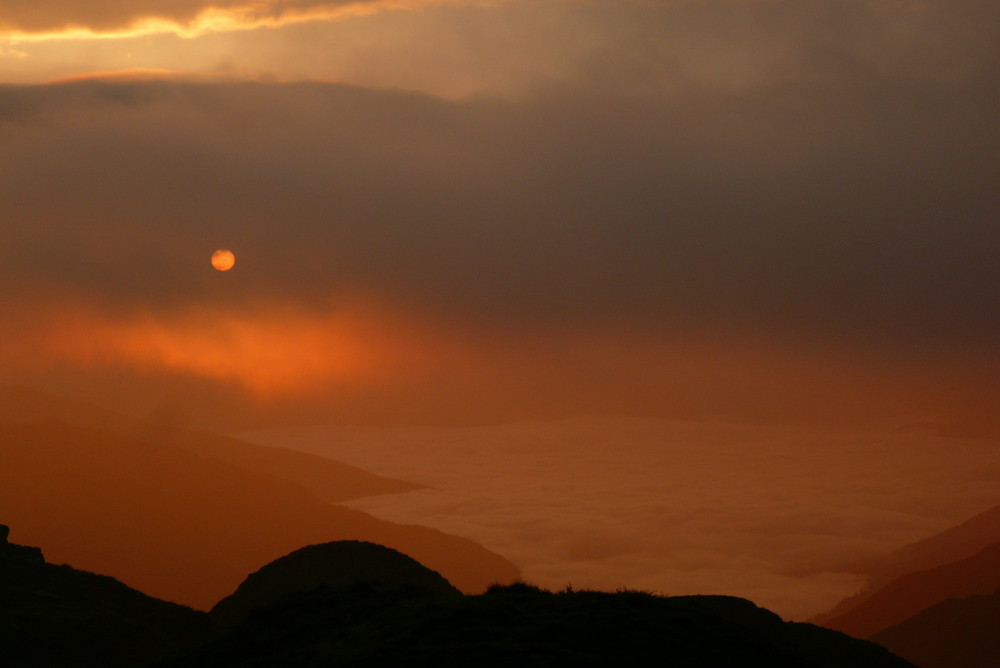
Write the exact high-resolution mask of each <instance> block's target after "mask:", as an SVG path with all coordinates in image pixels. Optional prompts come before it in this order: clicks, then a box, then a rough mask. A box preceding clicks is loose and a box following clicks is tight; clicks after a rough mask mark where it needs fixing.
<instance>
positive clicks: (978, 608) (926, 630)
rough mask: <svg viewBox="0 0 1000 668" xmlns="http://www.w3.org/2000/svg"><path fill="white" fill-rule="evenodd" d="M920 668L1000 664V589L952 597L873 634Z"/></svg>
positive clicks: (972, 667)
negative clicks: (976, 594) (962, 596)
mask: <svg viewBox="0 0 1000 668" xmlns="http://www.w3.org/2000/svg"><path fill="white" fill-rule="evenodd" d="M872 640H873V641H874V642H877V643H879V644H882V645H885V646H886V647H888V648H890V649H891V650H892V651H893V652H895V653H896V654H898V655H899V656H902V657H906V658H907V659H908V660H910V661H913V662H914V663H916V664H917V665H919V666H921V668H957V667H961V668H996V667H997V666H1000V589H998V590H997V591H995V592H993V593H992V594H981V595H979V596H969V597H966V598H953V599H949V600H947V601H944V602H943V603H938V604H937V605H934V606H932V607H930V608H927V609H926V610H924V611H922V612H920V613H919V614H917V615H915V616H913V617H911V618H909V619H907V620H906V621H904V622H902V623H900V624H897V625H896V626H893V627H891V628H888V629H886V630H884V631H881V632H879V633H877V634H875V635H874V636H873V637H872Z"/></svg>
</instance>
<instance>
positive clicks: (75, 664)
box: [0, 525, 212, 668]
mask: <svg viewBox="0 0 1000 668" xmlns="http://www.w3.org/2000/svg"><path fill="white" fill-rule="evenodd" d="M6 537H7V527H5V526H3V525H0V665H3V666H10V667H11V668H15V667H16V668H63V667H65V668H90V667H94V668H116V667H124V666H135V665H138V664H140V663H143V662H147V661H150V660H153V659H157V658H159V657H162V656H164V655H167V654H172V653H174V652H176V651H178V650H179V649H180V648H183V647H188V646H191V645H194V644H197V643H199V642H202V641H204V640H205V639H206V638H208V637H209V634H210V632H211V627H212V625H211V622H210V620H209V618H208V615H206V614H205V613H201V612H197V611H195V610H191V609H190V608H185V607H183V606H180V605H175V604H173V603H166V602H164V601H160V600H157V599H155V598H152V597H150V596H146V595H145V594H142V593H140V592H138V591H136V590H134V589H131V588H129V587H127V586H125V585H124V584H122V583H121V582H119V581H117V580H115V579H113V578H110V577H106V576H102V575H95V574H93V573H87V572H85V571H79V570H76V569H74V568H71V567H69V566H55V565H52V564H48V563H45V561H44V559H43V557H42V552H41V550H39V549H38V548H34V547H25V546H22V545H15V544H11V543H8V542H7V539H6Z"/></svg>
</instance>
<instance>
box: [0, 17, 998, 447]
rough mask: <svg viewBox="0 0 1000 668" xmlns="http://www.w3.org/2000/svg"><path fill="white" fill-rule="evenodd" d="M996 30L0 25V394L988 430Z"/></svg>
mask: <svg viewBox="0 0 1000 668" xmlns="http://www.w3.org/2000/svg"><path fill="white" fill-rule="evenodd" d="M997 11H998V10H997V9H996V4H995V3H992V2H986V1H985V0H961V1H960V2H957V3H956V2H952V3H947V4H945V3H942V2H922V3H916V2H910V1H908V0H897V1H894V2H888V3H887V2H875V1H874V0H849V1H846V2H843V1H836V2H834V1H833V0H824V1H821V2H815V3H809V4H808V5H804V4H803V3H801V2H792V1H791V0H755V1H754V2H734V1H730V0H703V1H700V2H627V1H626V2H615V3H611V2H603V1H595V2H521V1H518V0H508V1H503V2H479V1H472V0H468V1H457V0H456V1H448V0H422V1H421V0H409V1H401V0H378V1H371V2H323V1H321V0H313V1H299V0H296V1H287V2H278V1H274V2H256V3H245V2H239V1H233V2H216V3H211V4H206V3H202V2H199V1H198V0H175V1H170V0H162V1H156V0H150V1H148V2H143V3H117V2H93V3H86V4H80V3H74V2H62V1H60V0H46V1H45V2H36V3H31V4H30V5H26V4H24V3H4V2H2V1H0V16H2V17H3V18H2V19H0V81H6V82H8V83H7V84H6V85H3V86H2V87H0V149H2V150H0V198H2V200H3V201H4V202H5V211H4V212H3V218H2V223H0V224H2V237H0V280H2V286H0V297H2V298H3V299H4V301H5V304H8V305H9V306H7V307H6V315H5V317H6V318H7V321H8V322H7V323H6V324H7V327H5V328H4V333H2V334H0V339H2V343H3V344H4V345H3V347H2V351H3V352H0V364H2V365H3V366H2V370H3V376H2V377H0V380H2V381H6V382H20V383H24V384H28V385H32V384H34V385H39V386H44V387H46V388H49V389H54V390H57V391H58V390H62V391H66V392H70V393H75V392H80V391H87V390H88V389H89V390H92V391H93V392H95V393H96V395H97V396H96V398H98V399H102V398H103V400H104V401H105V402H109V403H115V402H119V401H126V402H131V404H132V405H133V407H134V408H135V409H137V410H143V409H146V408H150V407H155V406H156V405H158V404H159V403H162V402H166V401H171V402H173V401H177V399H176V398H177V397H185V399H184V400H183V402H182V403H186V404H188V405H189V407H190V410H191V411H192V412H198V410H199V408H198V407H204V406H205V405H206V402H208V400H209V399H211V400H212V401H215V402H217V404H216V405H217V406H218V408H219V412H220V413H223V414H226V415H228V416H229V418H226V419H233V420H235V421H236V422H239V420H240V419H241V418H238V417H233V416H238V415H244V416H245V415H246V411H245V410H243V409H242V408H241V407H243V406H246V405H252V406H254V407H255V409H254V412H253V416H254V419H255V420H261V421H264V422H266V421H268V420H274V421H289V420H313V421H315V420H322V419H324V418H330V419H335V420H339V421H352V420H357V421H390V422H392V421H404V422H422V421H431V422H449V421H457V422H470V421H471V422H474V421H500V420H511V419H518V418H519V417H524V416H533V417H539V416H559V415H569V414H580V413H587V414H591V413H612V414H641V415H653V416H674V417H676V416H681V417H724V418H727V419H739V420H752V421H758V420H759V421H778V422H783V421H785V422H788V421H790V422H795V421H801V420H820V421H823V422H837V421H847V422H859V421H860V422H878V423H880V424H882V423H889V424H907V423H914V422H916V423H923V422H927V423H934V424H938V425H939V427H936V428H941V429H950V430H956V431H958V432H962V431H968V432H975V433H989V432H992V431H993V430H995V429H996V428H997V424H996V418H995V417H994V416H995V415H996V414H997V411H996V410H995V408H996V405H997V400H998V399H1000V384H998V382H997V381H996V378H997V377H1000V375H998V373H997V372H998V371H1000V355H998V348H997V346H996V343H995V332H996V331H997V326H998V325H1000V310H998V304H1000V292H998V291H1000V268H998V261H997V249H998V248H1000V246H998V241H997V233H996V230H997V229H998V226H997V221H996V212H997V210H998V209H997V206H996V195H995V191H996V189H995V184H994V180H995V179H994V176H993V175H994V174H996V173H997V171H998V169H997V168H998V167H1000V165H998V155H1000V151H998V148H1000V134H998V132H997V126H996V122H995V112H996V109H995V104H993V103H991V102H990V100H991V99H994V97H993V93H995V91H996V86H997V80H996V67H995V63H996V55H997V53H998V52H997V47H996V44H995V39H994V36H993V35H992V33H991V31H990V30H988V29H987V28H986V26H989V25H993V24H995V23H991V19H995V18H997ZM220 247H226V248H232V249H233V250H234V251H235V253H236V256H237V265H236V267H235V268H234V269H233V270H232V271H230V272H227V273H226V274H220V273H217V272H214V271H212V269H211V267H210V266H209V264H208V258H209V256H210V255H211V253H212V251H213V250H215V249H216V248H220ZM209 403H211V402H209ZM940 425H944V426H940Z"/></svg>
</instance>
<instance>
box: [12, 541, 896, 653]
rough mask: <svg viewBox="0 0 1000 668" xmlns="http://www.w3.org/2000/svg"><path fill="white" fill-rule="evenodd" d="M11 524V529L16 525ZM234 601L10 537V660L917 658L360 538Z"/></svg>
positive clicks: (714, 609)
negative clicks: (561, 585)
mask: <svg viewBox="0 0 1000 668" xmlns="http://www.w3.org/2000/svg"><path fill="white" fill-rule="evenodd" d="M0 534H3V537H4V538H5V536H6V531H5V528H0ZM317 582H319V583H320V584H319V586H313V585H315V584H316V583H317ZM228 600H229V601H230V603H231V604H238V605H236V606H235V607H237V608H241V609H240V610H237V613H249V616H247V617H246V619H245V621H243V622H242V623H237V625H236V626H225V625H216V626H215V628H214V630H213V629H211V628H210V627H209V624H210V620H211V618H212V617H213V616H216V617H217V616H219V615H218V614H217V615H213V616H209V615H205V614H203V613H199V612H196V611H193V610H190V609H188V608H184V607H182V606H177V605H173V604H170V603H165V602H162V601H157V600H155V599H152V598H150V597H148V596H145V595H143V594H141V593H139V592H137V591H135V590H132V589H130V588H128V587H126V586H125V585H123V584H122V583H120V582H118V581H116V580H113V579H111V578H108V577H103V576H98V575H94V574H91V573H86V572H81V571H78V570H75V569H73V568H70V567H69V566H53V565H50V564H46V563H45V562H44V561H43V560H42V557H41V552H40V551H39V550H38V549H37V548H25V547H21V546H15V545H9V544H7V543H6V541H5V540H3V541H0V659H2V661H0V663H2V664H3V665H4V666H6V665H11V666H17V667H18V668H64V667H65V668H68V667H70V666H72V667H74V668H76V667H82V668H89V667H91V666H94V667H97V666H101V667H102V668H104V667H110V668H127V667H130V666H134V667H135V668H149V667H150V666H158V667H159V668H181V667H185V668H190V667H198V666H203V667H206V668H207V667H211V668H225V667H227V666H234V667H235V666H246V667H247V668H249V667H251V666H253V667H257V668H260V667H273V668H279V667H280V668H296V667H306V666H309V667H311V666H316V667H319V666H324V667H336V666H385V667H386V668H388V667H390V666H391V667H392V668H399V667H404V666H463V667H464V666H477V667H480V666H484V667H487V668H488V667H490V666H518V667H520V666H608V665H627V666H640V665H664V666H672V667H673V668H694V667H697V668H723V667H726V668H731V667H733V666H740V667H754V666H761V667H764V666H766V667H768V668H834V667H844V668H848V667H850V668H869V667H870V668H907V667H909V668H912V665H911V664H909V663H907V662H905V661H903V660H901V659H899V658H897V657H895V656H893V655H891V654H889V653H888V651H887V650H885V649H884V648H882V647H879V646H877V645H873V644H871V643H868V642H865V641H861V640H856V639H853V638H850V637H848V636H845V635H843V634H840V633H837V632H835V631H830V630H827V629H822V628H819V627H816V626H812V625H809V624H794V623H786V622H783V621H782V620H781V619H780V618H779V617H778V616H777V615H774V614H773V613H771V612H768V611H766V610H763V609H761V608H758V607H756V606H755V605H754V604H752V603H750V602H749V601H745V600H742V599H737V598H730V597H724V596H683V597H676V598H665V597H659V596H653V595H649V594H644V593H638V592H622V593H617V594H607V593H598V592H571V591H567V592H562V593H559V594H552V593H549V592H543V591H541V590H539V589H536V588H534V587H531V586H529V585H524V584H519V583H518V584H514V585H509V586H496V587H492V588H491V589H490V590H488V591H487V593H485V594H480V595H462V594H460V593H458V592H457V591H456V590H455V589H454V588H452V587H451V586H450V585H449V584H448V583H447V582H446V581H444V579H443V578H441V577H440V576H439V575H438V574H436V573H434V572H433V571H430V570H428V569H426V568H424V567H423V566H421V565H420V564H418V563H416V562H414V561H413V560H411V559H409V557H406V556H405V555H402V554H399V553H398V552H395V551H393V550H388V549H387V548H383V547H381V546H378V545H371V544H367V543H357V542H349V543H332V544H329V545H317V546H310V547H308V548H303V549H302V550H298V551H296V552H295V553H293V554H291V555H288V556H287V557H285V558H283V559H279V560H277V561H276V562H275V563H273V564H270V565H269V566H267V567H265V568H263V569H261V570H260V571H258V572H257V573H255V574H254V575H252V576H251V577H250V578H248V579H247V583H246V584H245V586H244V587H241V588H240V590H239V591H238V592H237V593H236V594H235V595H234V596H233V597H232V598H230V599H228ZM220 605H222V604H221V603H220ZM237 616H238V615H237ZM232 619H235V617H230V620H232Z"/></svg>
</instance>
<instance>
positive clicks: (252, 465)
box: [0, 385, 423, 503]
mask: <svg viewBox="0 0 1000 668" xmlns="http://www.w3.org/2000/svg"><path fill="white" fill-rule="evenodd" d="M46 420H58V421H61V422H66V423H69V424H74V425H77V426H81V427H93V428H97V429H106V430H109V431H116V432H118V433H121V434H125V435H127V436H133V437H137V438H140V439H141V440H143V441H154V442H157V443H164V444H168V445H173V446H176V447H179V448H184V449H185V450H190V451H191V452H194V453H197V454H199V455H203V456H205V457H211V458H213V459H218V460H220V461H224V462H227V463H229V464H234V465H236V466H240V467H242V468H245V469H247V470H249V471H258V472H261V473H267V474H268V475H273V476H278V477H279V478H284V479H286V480H289V481H291V482H294V483H295V484H297V485H301V486H302V487H304V488H306V489H308V490H309V491H310V492H312V493H313V494H315V495H316V496H318V497H319V498H320V499H322V500H324V501H329V502H331V503H336V502H338V501H346V500H348V499H356V498H359V497H363V496H374V495H378V494H397V493H401V492H409V491H412V490H415V489H421V488H422V487H423V486H422V485H417V484H415V483H411V482H405V481H403V480H393V479H392V478H385V477H383V476H379V475H375V474H374V473H369V472H367V471H364V470H362V469H359V468H357V467H354V466H350V465H348V464H343V463H340V462H335V461H333V460H330V459H327V458H325V457H317V456H315V455H309V454H305V453H303V452H297V451H294V450H287V449H285V448H274V447H268V446H264V445H257V444H256V443H248V442H246V441H241V440H238V439H235V438H230V437H228V436H221V435H219V434H213V433H210V432H205V431H197V430H191V429H182V428H177V427H172V426H170V425H167V424H162V423H157V422H155V421H148V420H145V421H144V420H139V419H136V418H130V417H128V416H125V415H121V414H118V413H115V412H114V411H110V410H107V409H104V408H101V407H99V406H94V405H91V404H88V403H85V402H80V401H73V400H70V399H64V398H60V397H54V396H51V395H48V394H45V393H44V392H39V391H37V390H33V389H30V388H26V387H20V386H15V385H0V424H32V423H36V422H41V421H46Z"/></svg>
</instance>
